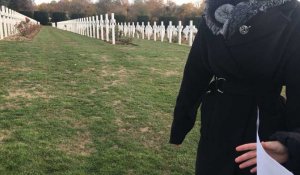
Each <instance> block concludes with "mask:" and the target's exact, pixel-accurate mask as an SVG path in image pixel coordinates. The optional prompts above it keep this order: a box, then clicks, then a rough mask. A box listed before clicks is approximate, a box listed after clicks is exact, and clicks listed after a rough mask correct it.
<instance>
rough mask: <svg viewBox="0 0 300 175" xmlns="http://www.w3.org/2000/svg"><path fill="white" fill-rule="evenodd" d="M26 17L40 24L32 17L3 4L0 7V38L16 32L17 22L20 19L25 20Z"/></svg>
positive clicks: (31, 21) (20, 20) (33, 22)
mask: <svg viewBox="0 0 300 175" xmlns="http://www.w3.org/2000/svg"><path fill="white" fill-rule="evenodd" d="M26 18H27V19H29V20H30V23H32V24H40V23H39V22H37V21H36V20H34V19H31V18H29V17H27V16H25V15H22V14H20V13H18V12H16V11H14V10H11V9H9V8H7V7H5V6H1V8H0V40H2V39H3V38H6V37H8V36H12V35H16V34H18V31H17V28H16V27H17V24H19V23H20V22H22V21H26Z"/></svg>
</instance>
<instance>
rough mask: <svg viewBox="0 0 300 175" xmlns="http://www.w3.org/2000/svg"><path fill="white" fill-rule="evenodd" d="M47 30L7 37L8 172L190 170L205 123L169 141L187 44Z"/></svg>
mask: <svg viewBox="0 0 300 175" xmlns="http://www.w3.org/2000/svg"><path fill="white" fill-rule="evenodd" d="M134 43H135V44H136V46H134V45H129V46H125V45H121V46H120V45H118V46H113V45H110V44H107V43H105V42H103V41H100V40H96V39H91V38H87V37H84V36H79V35H77V34H73V33H69V32H65V31H61V30H57V29H53V28H50V27H43V28H42V30H41V32H40V33H39V34H38V36H36V37H35V39H34V40H33V41H23V42H14V41H0V86H1V88H0V175H10V174H16V175H23V174H24V175H25V174H26V175H27V174H28V175H29V174H30V175H34V174H61V175H69V174H78V175H80V174H88V175H93V174H95V175H96V174H97V175H123V174H124V175H152V174H153V175H154V174H157V175H164V174H172V175H173V174H178V175H188V174H193V173H194V164H195V157H196V148H197V143H198V140H199V133H198V130H199V126H198V125H199V122H197V127H195V128H194V130H193V131H192V132H191V133H190V134H189V135H188V137H187V138H186V140H185V142H184V144H183V145H182V146H181V148H176V147H174V146H172V145H170V144H168V139H169V131H170V125H171V122H172V112H173V107H174V104H175V100H176V95H177V92H178V89H179V85H180V81H181V77H182V71H183V68H184V64H185V61H186V57H187V54H188V52H189V49H190V48H189V47H187V46H178V45H177V44H168V43H161V42H156V43H155V42H153V41H143V40H135V41H134Z"/></svg>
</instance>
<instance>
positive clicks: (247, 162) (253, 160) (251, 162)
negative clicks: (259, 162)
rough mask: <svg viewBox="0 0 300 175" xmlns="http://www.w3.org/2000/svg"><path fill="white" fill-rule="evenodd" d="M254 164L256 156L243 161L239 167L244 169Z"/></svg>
mask: <svg viewBox="0 0 300 175" xmlns="http://www.w3.org/2000/svg"><path fill="white" fill-rule="evenodd" d="M254 165H256V157H255V158H252V159H249V160H247V161H245V162H243V163H242V164H240V165H239V167H240V169H244V168H248V167H251V166H254Z"/></svg>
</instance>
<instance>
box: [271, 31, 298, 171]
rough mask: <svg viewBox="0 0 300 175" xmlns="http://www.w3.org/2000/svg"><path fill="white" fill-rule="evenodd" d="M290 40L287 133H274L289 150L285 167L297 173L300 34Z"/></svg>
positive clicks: (286, 76)
mask: <svg viewBox="0 0 300 175" xmlns="http://www.w3.org/2000/svg"><path fill="white" fill-rule="evenodd" d="M299 27H300V26H299ZM299 27H298V28H299ZM291 40H292V42H291V44H290V46H289V47H288V48H289V49H288V52H289V54H288V56H287V57H286V58H287V63H286V66H285V83H286V96H287V101H286V116H285V117H286V119H285V120H286V126H287V131H288V133H279V134H278V135H277V136H276V134H275V137H277V139H278V140H279V141H281V142H282V143H283V144H284V145H286V146H287V148H288V150H289V160H288V163H287V168H288V169H290V170H292V171H293V172H297V173H296V174H298V173H300V152H299V148H300V134H299V133H300V77H299V75H300V47H299V43H300V35H299V34H298V31H297V32H296V33H295V35H293V38H292V39H291ZM297 148H298V149H297Z"/></svg>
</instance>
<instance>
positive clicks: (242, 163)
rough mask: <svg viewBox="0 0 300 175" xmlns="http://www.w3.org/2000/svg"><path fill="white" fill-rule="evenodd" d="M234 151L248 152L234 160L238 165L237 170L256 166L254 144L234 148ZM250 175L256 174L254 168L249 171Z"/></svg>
mask: <svg viewBox="0 0 300 175" xmlns="http://www.w3.org/2000/svg"><path fill="white" fill-rule="evenodd" d="M236 151H238V152H241V151H248V152H246V153H244V154H242V155H241V156H239V157H237V158H236V159H235V162H236V163H238V164H239V168H241V169H244V168H248V167H252V166H255V165H256V162H257V161H256V143H248V144H244V145H240V146H238V147H236ZM250 172H251V173H256V167H254V168H252V169H251V170H250Z"/></svg>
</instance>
